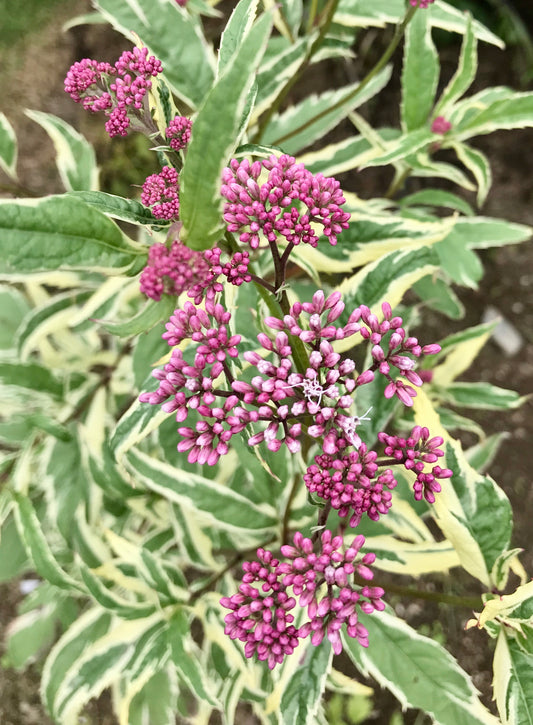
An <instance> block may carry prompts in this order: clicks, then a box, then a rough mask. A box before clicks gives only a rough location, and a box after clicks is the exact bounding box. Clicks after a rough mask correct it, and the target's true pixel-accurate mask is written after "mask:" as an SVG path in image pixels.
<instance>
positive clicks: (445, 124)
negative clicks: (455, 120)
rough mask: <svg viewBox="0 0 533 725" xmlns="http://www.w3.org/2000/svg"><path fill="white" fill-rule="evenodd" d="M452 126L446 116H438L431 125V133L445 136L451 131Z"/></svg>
mask: <svg viewBox="0 0 533 725" xmlns="http://www.w3.org/2000/svg"><path fill="white" fill-rule="evenodd" d="M451 127H452V124H451V123H450V122H449V121H447V120H446V119H445V118H444V116H437V117H436V118H435V119H434V120H433V122H432V124H431V132H432V133H438V134H440V135H441V136H444V134H445V133H448V131H449V130H450V129H451Z"/></svg>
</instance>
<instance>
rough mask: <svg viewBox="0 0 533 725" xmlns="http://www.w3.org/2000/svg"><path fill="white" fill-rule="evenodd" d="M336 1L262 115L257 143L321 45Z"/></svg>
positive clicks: (255, 140) (330, 6)
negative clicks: (295, 69) (300, 60)
mask: <svg viewBox="0 0 533 725" xmlns="http://www.w3.org/2000/svg"><path fill="white" fill-rule="evenodd" d="M338 3H339V0H330V3H329V6H328V9H327V14H326V18H325V20H324V22H323V24H322V26H321V28H320V32H319V33H318V35H317V37H316V38H315V40H314V41H313V43H311V45H310V47H309V49H308V50H307V53H306V54H305V56H304V59H303V61H302V63H301V65H300V67H299V68H298V70H297V71H296V73H295V74H294V75H293V76H292V77H291V78H290V79H289V81H288V82H287V83H286V84H285V85H284V86H283V88H282V89H281V91H280V92H279V93H278V95H277V96H276V98H275V99H274V101H273V102H272V105H271V106H270V108H269V109H268V111H267V112H266V113H265V114H264V116H263V118H262V120H261V122H260V124H259V127H258V129H257V131H256V133H255V136H254V137H253V142H254V143H259V142H260V141H261V139H262V137H263V134H264V132H265V129H266V128H267V126H268V124H269V123H270V121H271V119H272V117H273V116H274V114H275V113H277V112H278V110H279V108H280V106H281V104H282V103H283V101H284V100H285V98H286V97H287V95H288V93H289V91H290V90H291V88H292V87H293V86H294V84H295V83H297V81H299V80H300V78H301V76H302V73H303V72H304V71H305V70H306V69H307V67H308V65H309V63H310V62H311V59H312V57H313V55H314V54H315V53H316V52H317V50H318V49H319V48H320V46H321V45H322V42H323V40H324V38H325V36H326V33H327V32H328V30H329V26H330V25H331V21H332V20H333V16H334V14H335V10H336V9H337V5H338Z"/></svg>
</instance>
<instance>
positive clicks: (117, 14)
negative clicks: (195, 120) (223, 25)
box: [93, 0, 215, 108]
mask: <svg viewBox="0 0 533 725" xmlns="http://www.w3.org/2000/svg"><path fill="white" fill-rule="evenodd" d="M93 5H94V6H95V8H96V9H97V10H98V11H99V12H100V13H102V15H103V16H104V17H105V18H106V19H107V20H108V21H109V22H110V23H111V25H112V26H113V27H114V28H115V30H118V32H119V33H122V35H124V36H125V37H126V38H128V39H129V40H131V41H132V42H133V43H136V42H137V38H136V36H135V34H134V31H135V33H137V34H138V35H139V36H140V38H141V40H142V42H143V43H144V44H146V45H147V46H148V48H149V49H150V51H151V52H152V53H153V54H154V55H155V56H156V58H158V59H159V60H160V61H161V63H162V65H163V68H164V73H165V78H166V79H167V81H168V82H169V83H170V84H171V86H172V88H173V90H174V91H175V92H176V94H177V95H178V96H179V97H180V98H181V99H182V100H183V101H185V103H187V105H189V106H191V107H192V108H195V107H197V106H198V105H199V104H200V103H201V102H202V100H203V99H204V98H205V96H206V94H207V92H208V91H209V89H210V88H211V86H212V83H213V78H214V75H215V74H214V66H215V63H214V58H213V53H212V50H211V48H210V46H209V45H208V43H207V41H206V40H205V37H204V35H203V33H202V29H201V25H200V23H199V21H198V20H197V18H196V17H195V16H194V15H192V14H191V13H188V12H187V11H186V10H184V9H182V8H180V7H179V6H178V4H177V3H175V2H167V1H166V0H96V1H95V2H94V3H93ZM191 68H194V73H191Z"/></svg>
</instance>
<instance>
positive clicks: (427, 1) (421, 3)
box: [409, 0, 435, 10]
mask: <svg viewBox="0 0 533 725" xmlns="http://www.w3.org/2000/svg"><path fill="white" fill-rule="evenodd" d="M432 2H435V0H409V3H410V4H411V5H412V6H413V7H419V8H422V9H423V10H425V9H426V8H427V7H428V6H429V5H431V3H432Z"/></svg>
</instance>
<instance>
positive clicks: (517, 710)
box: [493, 627, 533, 725]
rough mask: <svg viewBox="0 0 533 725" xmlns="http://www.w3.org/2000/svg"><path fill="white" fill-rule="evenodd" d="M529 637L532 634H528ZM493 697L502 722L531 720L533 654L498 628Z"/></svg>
mask: <svg viewBox="0 0 533 725" xmlns="http://www.w3.org/2000/svg"><path fill="white" fill-rule="evenodd" d="M530 639H531V635H530ZM493 687H494V697H495V700H496V705H497V706H498V712H499V714H500V717H501V719H502V723H503V725H530V723H532V722H533V654H532V652H531V643H530V649H529V651H528V650H526V649H524V648H522V647H521V646H520V644H519V642H518V641H517V640H516V639H514V638H513V636H512V635H507V633H506V631H505V627H501V629H500V633H499V635H498V641H497V643H496V651H495V652H494V679H493Z"/></svg>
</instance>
